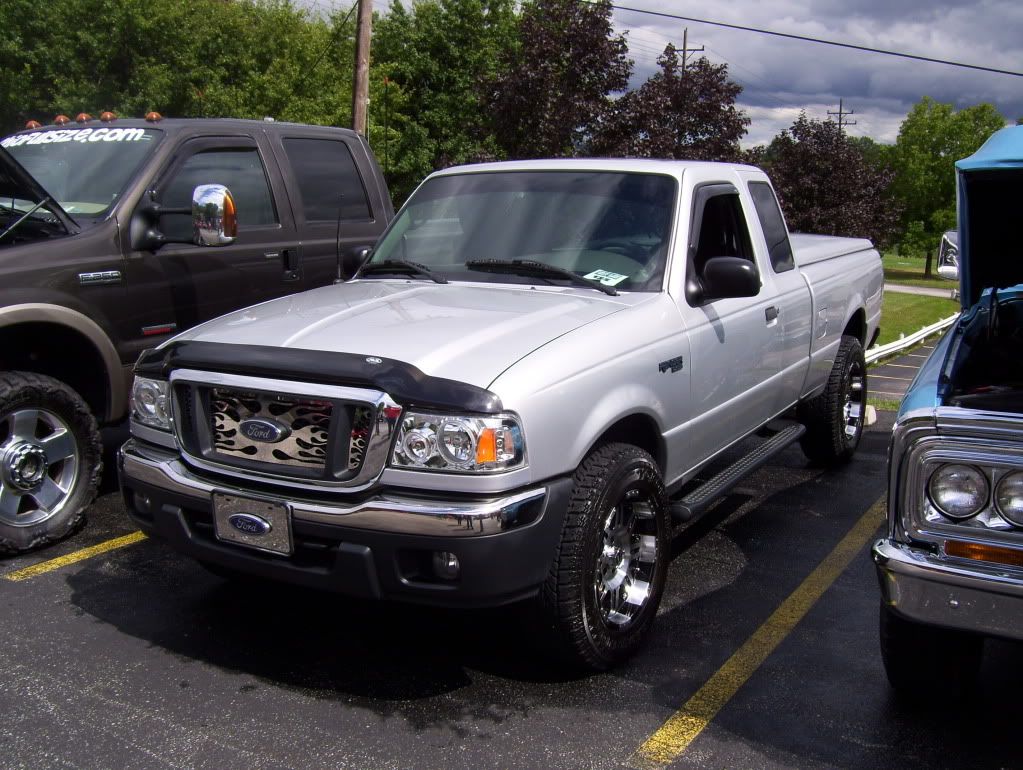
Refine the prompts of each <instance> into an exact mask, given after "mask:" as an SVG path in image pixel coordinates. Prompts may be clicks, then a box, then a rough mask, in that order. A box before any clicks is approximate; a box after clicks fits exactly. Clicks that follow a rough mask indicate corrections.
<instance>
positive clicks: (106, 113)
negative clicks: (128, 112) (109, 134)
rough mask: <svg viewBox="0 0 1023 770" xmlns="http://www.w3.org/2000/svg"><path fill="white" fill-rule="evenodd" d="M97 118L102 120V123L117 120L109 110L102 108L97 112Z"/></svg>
mask: <svg viewBox="0 0 1023 770" xmlns="http://www.w3.org/2000/svg"><path fill="white" fill-rule="evenodd" d="M99 119H100V120H102V121H103V122H104V123H111V122H113V121H115V120H117V116H116V115H115V114H114V113H112V112H111V111H110V110H104V111H103V112H101V113H100V114H99Z"/></svg>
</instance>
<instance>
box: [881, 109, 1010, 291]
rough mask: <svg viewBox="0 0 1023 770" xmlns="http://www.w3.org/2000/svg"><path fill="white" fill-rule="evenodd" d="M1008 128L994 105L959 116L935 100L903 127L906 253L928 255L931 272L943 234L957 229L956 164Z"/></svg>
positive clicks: (898, 184) (899, 180)
mask: <svg viewBox="0 0 1023 770" xmlns="http://www.w3.org/2000/svg"><path fill="white" fill-rule="evenodd" d="M1004 125H1005V118H1003V117H1002V116H1001V115H1000V114H999V113H998V111H997V110H996V109H995V108H994V107H993V106H992V105H990V104H979V105H976V106H973V107H967V108H966V109H963V110H959V111H958V112H956V111H955V109H954V108H953V106H952V105H951V104H941V103H939V102H936V101H934V100H933V99H931V98H930V97H926V96H925V97H924V98H923V99H921V100H920V101H919V102H917V103H916V104H915V105H914V106H913V109H912V110H910V112H909V115H907V116H906V119H905V120H904V121H903V122H902V126H901V127H900V129H899V137H898V139H897V140H896V142H895V147H894V149H893V151H892V153H891V157H892V162H893V164H894V167H895V185H894V192H895V195H896V196H897V198H898V200H899V201H900V202H901V205H902V207H903V210H904V214H903V219H902V230H903V233H904V236H903V237H902V239H901V240H900V243H899V246H900V250H902V251H903V252H905V253H910V254H913V253H915V254H926V255H927V266H926V271H927V273H930V264H931V257H932V255H933V253H934V251H935V249H936V248H937V246H938V242H939V240H940V238H941V233H942V232H944V231H945V230H950V229H953V228H955V205H956V188H955V162H956V161H957V160H959V159H961V158H965V157H966V156H968V155H970V154H972V153H973V152H974V151H976V150H977V148H978V147H980V145H981V144H983V143H984V141H985V140H986V139H987V138H988V137H989V136H990V135H991V134H992V133H994V132H995V131H997V130H998V129H999V128H1002V127H1003V126H1004Z"/></svg>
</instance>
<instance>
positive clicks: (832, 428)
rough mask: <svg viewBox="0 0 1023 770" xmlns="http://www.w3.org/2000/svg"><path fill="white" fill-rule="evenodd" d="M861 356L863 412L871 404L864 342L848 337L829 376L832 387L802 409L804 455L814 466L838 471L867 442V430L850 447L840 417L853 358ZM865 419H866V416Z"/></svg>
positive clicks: (841, 345)
mask: <svg viewBox="0 0 1023 770" xmlns="http://www.w3.org/2000/svg"><path fill="white" fill-rule="evenodd" d="M852 356H857V357H859V360H860V367H861V369H862V371H863V392H862V399H863V408H864V409H866V404H867V369H866V364H865V361H864V359H863V347H862V346H861V345H860V341H859V340H858V339H857V338H856V337H853V336H850V335H848V334H846V335H843V336H842V341H841V342H840V343H839V347H838V352H837V353H836V354H835V363H834V365H833V366H832V367H831V373H830V374H829V375H828V383H827V385H826V386H825V388H824V392H823V393H821V394H820V395H818V396H816V397H814V398H812V399H810V400H808V401H804V402H803V403H801V404H800V405H799V421H800V422H801V423H803V425H805V426H806V433H804V434H803V436H802V438H800V439H799V444H800V447H801V448H802V450H803V454H805V455H806V457H807V458H808V459H809V460H811V461H812V462H816V463H820V464H822V465H826V466H830V467H836V466H839V465H843V464H844V463H846V462H848V461H849V460H850V459H852V456H853V454H855V452H856V448H857V447H858V446H859V442H860V441H861V440H862V439H863V428H862V427H861V428H860V437H859V438H858V439H857V442H856V444H854V445H852V446H849V444H848V442H847V441H846V439H845V425H844V424H843V421H842V419H841V418H840V417H839V413H840V411H841V408H842V404H843V402H844V397H843V389H844V381H845V372H846V368H847V367H848V365H849V363H850V360H849V359H850V357H852ZM864 419H865V415H864Z"/></svg>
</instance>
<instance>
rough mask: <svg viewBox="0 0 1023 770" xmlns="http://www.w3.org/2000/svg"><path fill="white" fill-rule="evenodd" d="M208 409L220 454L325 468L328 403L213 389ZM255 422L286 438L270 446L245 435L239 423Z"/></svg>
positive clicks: (214, 442) (328, 418) (215, 443)
mask: <svg viewBox="0 0 1023 770" xmlns="http://www.w3.org/2000/svg"><path fill="white" fill-rule="evenodd" d="M210 411H211V415H210V416H211V420H212V430H213V447H214V450H215V451H216V452H218V453H220V454H225V455H228V456H236V457H243V458H246V459H248V460H256V461H258V462H265V463H276V464H280V465H293V466H297V467H300V468H323V467H325V465H326V462H327V436H328V433H329V431H330V416H331V411H332V404H331V403H330V402H329V401H321V400H312V399H310V400H297V399H295V398H292V397H288V396H275V395H272V394H269V393H255V392H253V393H246V392H243V391H234V390H228V389H225V388H214V389H213V390H212V391H211V393H210ZM255 420H265V421H269V422H270V423H271V424H276V425H279V426H281V427H282V428H283V429H284V430H285V431H286V434H285V437H284V438H282V439H281V440H279V441H276V442H273V443H268V442H266V441H259V440H254V439H252V438H249V437H247V436H246V435H245V434H244V433H243V432H242V429H241V428H242V425H243V423H246V422H247V421H255ZM349 465H350V467H351V464H350V463H349ZM355 467H358V466H355Z"/></svg>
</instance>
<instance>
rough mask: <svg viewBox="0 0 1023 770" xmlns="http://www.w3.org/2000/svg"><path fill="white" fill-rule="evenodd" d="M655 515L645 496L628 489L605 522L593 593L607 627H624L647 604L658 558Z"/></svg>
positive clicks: (647, 497) (652, 505)
mask: <svg viewBox="0 0 1023 770" xmlns="http://www.w3.org/2000/svg"><path fill="white" fill-rule="evenodd" d="M654 511H655V509H654V503H653V501H652V500H651V499H650V498H649V496H648V495H644V494H643V493H642V492H641V491H640V490H638V489H630V490H628V491H627V492H626V493H625V494H624V495H623V496H622V498H621V499H620V500H619V501H618V503H617V504H616V505H615V506H614V507H613V508H612V509H611V511H610V512H609V513H608V515H607V518H606V519H605V520H604V529H603V548H602V549H601V551H600V554H599V556H598V559H597V570H596V575H595V577H594V581H593V590H594V606H595V607H596V608H597V609H598V611H599V612H600V617H601V619H602V620H603V621H604V623H605V624H607V625H608V626H611V627H618V628H621V627H624V626H627V625H628V624H629V623H631V622H632V620H633V619H634V618H635V617H636V616H637V615H638V614H639V613H640V612H641V611H642V610H643V608H644V607H645V606H646V604H647V602H648V601H649V600H650V596H651V585H652V583H653V576H654V569H655V567H656V565H657V556H658V553H657V522H656V520H655V513H654Z"/></svg>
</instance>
